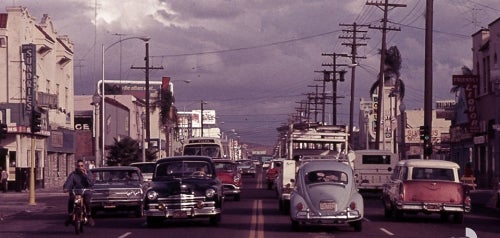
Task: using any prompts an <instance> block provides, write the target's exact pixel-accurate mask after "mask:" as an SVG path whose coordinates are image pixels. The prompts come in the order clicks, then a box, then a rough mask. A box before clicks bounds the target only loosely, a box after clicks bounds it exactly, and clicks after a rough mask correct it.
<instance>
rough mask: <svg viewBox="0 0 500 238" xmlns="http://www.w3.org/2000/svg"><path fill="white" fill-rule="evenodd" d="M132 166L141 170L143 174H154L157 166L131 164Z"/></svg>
mask: <svg viewBox="0 0 500 238" xmlns="http://www.w3.org/2000/svg"><path fill="white" fill-rule="evenodd" d="M130 166H134V167H137V168H139V169H140V170H141V172H142V173H154V171H155V164H154V163H151V164H131V165H130Z"/></svg>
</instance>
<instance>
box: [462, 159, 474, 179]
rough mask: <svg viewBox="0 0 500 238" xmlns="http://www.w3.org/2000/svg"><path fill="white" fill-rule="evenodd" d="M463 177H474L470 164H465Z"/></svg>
mask: <svg viewBox="0 0 500 238" xmlns="http://www.w3.org/2000/svg"><path fill="white" fill-rule="evenodd" d="M464 176H465V177H472V176H474V172H473V171H472V164H471V162H467V164H465V170H464Z"/></svg>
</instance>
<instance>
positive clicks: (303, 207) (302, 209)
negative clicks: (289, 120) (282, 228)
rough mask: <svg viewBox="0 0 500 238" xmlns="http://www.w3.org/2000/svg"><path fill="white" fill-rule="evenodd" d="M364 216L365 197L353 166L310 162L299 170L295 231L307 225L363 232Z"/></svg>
mask: <svg viewBox="0 0 500 238" xmlns="http://www.w3.org/2000/svg"><path fill="white" fill-rule="evenodd" d="M363 216H364V203H363V197H362V196H361V195H360V194H359V193H358V191H357V189H356V184H355V181H354V175H353V170H352V168H351V166H349V165H347V164H345V163H343V162H339V161H338V160H310V161H308V162H306V163H303V164H302V165H301V166H300V167H299V170H298V171H297V175H296V182H295V188H294V189H293V191H292V193H291V194H290V219H291V222H292V229H293V230H298V229H299V228H300V225H304V224H317V225H334V224H349V225H350V226H352V227H354V230H355V231H361V229H362V220H363Z"/></svg>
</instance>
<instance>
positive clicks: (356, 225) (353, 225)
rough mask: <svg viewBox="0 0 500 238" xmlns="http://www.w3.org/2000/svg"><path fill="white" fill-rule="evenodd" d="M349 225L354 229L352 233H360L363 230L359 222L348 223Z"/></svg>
mask: <svg viewBox="0 0 500 238" xmlns="http://www.w3.org/2000/svg"><path fill="white" fill-rule="evenodd" d="M349 225H351V226H352V227H354V231H361V230H362V229H363V223H362V222H361V220H358V221H353V222H351V223H349Z"/></svg>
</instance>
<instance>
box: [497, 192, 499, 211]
mask: <svg viewBox="0 0 500 238" xmlns="http://www.w3.org/2000/svg"><path fill="white" fill-rule="evenodd" d="M497 208H500V193H499V194H497Z"/></svg>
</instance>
